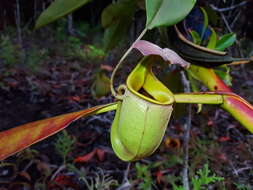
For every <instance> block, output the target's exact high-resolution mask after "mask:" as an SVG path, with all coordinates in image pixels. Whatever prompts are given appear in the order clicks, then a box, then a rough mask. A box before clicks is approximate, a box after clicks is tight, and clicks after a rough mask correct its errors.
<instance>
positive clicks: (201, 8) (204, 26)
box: [200, 7, 209, 43]
mask: <svg viewBox="0 0 253 190" xmlns="http://www.w3.org/2000/svg"><path fill="white" fill-rule="evenodd" d="M200 10H201V11H202V13H203V16H204V22H203V28H202V31H201V38H200V39H201V41H202V39H203V37H204V34H205V32H206V29H207V27H208V22H209V21H208V15H207V13H206V10H205V9H204V8H203V7H200ZM200 43H201V42H200Z"/></svg>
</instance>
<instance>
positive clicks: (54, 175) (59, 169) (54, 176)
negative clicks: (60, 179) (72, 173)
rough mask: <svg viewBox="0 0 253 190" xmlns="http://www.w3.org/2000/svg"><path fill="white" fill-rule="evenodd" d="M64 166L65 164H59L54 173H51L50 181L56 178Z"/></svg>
mask: <svg viewBox="0 0 253 190" xmlns="http://www.w3.org/2000/svg"><path fill="white" fill-rule="evenodd" d="M65 168H66V166H65V165H61V166H60V167H59V168H58V169H57V170H56V171H55V173H54V174H53V175H52V177H51V179H50V180H51V181H53V180H54V178H56V176H57V175H58V174H59V173H60V172H61V171H62V170H64V169H65Z"/></svg>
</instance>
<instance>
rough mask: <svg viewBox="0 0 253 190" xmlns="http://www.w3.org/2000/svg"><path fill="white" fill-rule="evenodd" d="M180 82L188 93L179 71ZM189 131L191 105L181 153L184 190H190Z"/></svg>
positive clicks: (188, 84)
mask: <svg viewBox="0 0 253 190" xmlns="http://www.w3.org/2000/svg"><path fill="white" fill-rule="evenodd" d="M181 76H182V82H183V84H184V91H185V92H186V93H187V92H190V83H189V81H188V80H187V78H186V76H185V73H184V71H181ZM190 130H191V104H189V105H188V117H187V121H186V123H185V126H184V143H183V152H184V161H183V163H184V166H183V167H184V168H183V185H184V190H190V185H189V176H188V172H189V140H190Z"/></svg>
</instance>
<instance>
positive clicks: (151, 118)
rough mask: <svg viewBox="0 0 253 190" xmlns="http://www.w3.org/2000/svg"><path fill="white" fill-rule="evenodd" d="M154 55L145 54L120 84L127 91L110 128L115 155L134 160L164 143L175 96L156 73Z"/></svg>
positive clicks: (125, 159) (150, 152)
mask: <svg viewBox="0 0 253 190" xmlns="http://www.w3.org/2000/svg"><path fill="white" fill-rule="evenodd" d="M154 62H155V57H153V56H150V57H145V58H143V60H142V61H141V62H140V63H139V64H138V65H137V66H136V67H135V69H134V70H133V71H132V72H131V73H130V75H129V76H128V78H127V84H126V86H125V85H121V86H120V88H119V89H120V90H121V91H124V92H123V95H122V96H121V97H120V98H119V99H121V101H120V103H119V105H118V108H117V111H116V116H115V118H114V121H113V124H112V129H111V143H112V147H113V150H114V152H115V153H116V155H117V156H118V157H119V158H120V159H122V160H124V161H134V160H139V159H142V158H144V157H146V156H149V155H151V154H152V153H153V152H154V151H155V150H156V149H157V148H158V146H159V145H160V144H161V141H162V139H163V136H164V133H165V130H166V127H167V124H168V122H169V119H170V116H171V112H172V110H173V109H172V103H173V102H174V97H173V94H172V93H171V91H170V90H169V89H168V88H167V87H165V86H164V85H163V84H162V83H161V82H160V81H159V80H158V79H157V78H156V77H155V76H154V74H153V72H152V63H154Z"/></svg>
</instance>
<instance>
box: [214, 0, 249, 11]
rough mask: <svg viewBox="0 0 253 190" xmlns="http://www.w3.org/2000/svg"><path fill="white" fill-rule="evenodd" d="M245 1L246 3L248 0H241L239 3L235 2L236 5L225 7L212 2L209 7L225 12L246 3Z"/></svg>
mask: <svg viewBox="0 0 253 190" xmlns="http://www.w3.org/2000/svg"><path fill="white" fill-rule="evenodd" d="M247 3H248V1H243V2H241V3H239V4H237V5H232V6H230V7H226V8H218V7H216V6H215V5H214V4H211V5H210V7H211V8H212V9H213V10H215V11H217V12H226V11H230V10H233V9H235V8H238V7H242V6H244V5H246V4H247Z"/></svg>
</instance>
